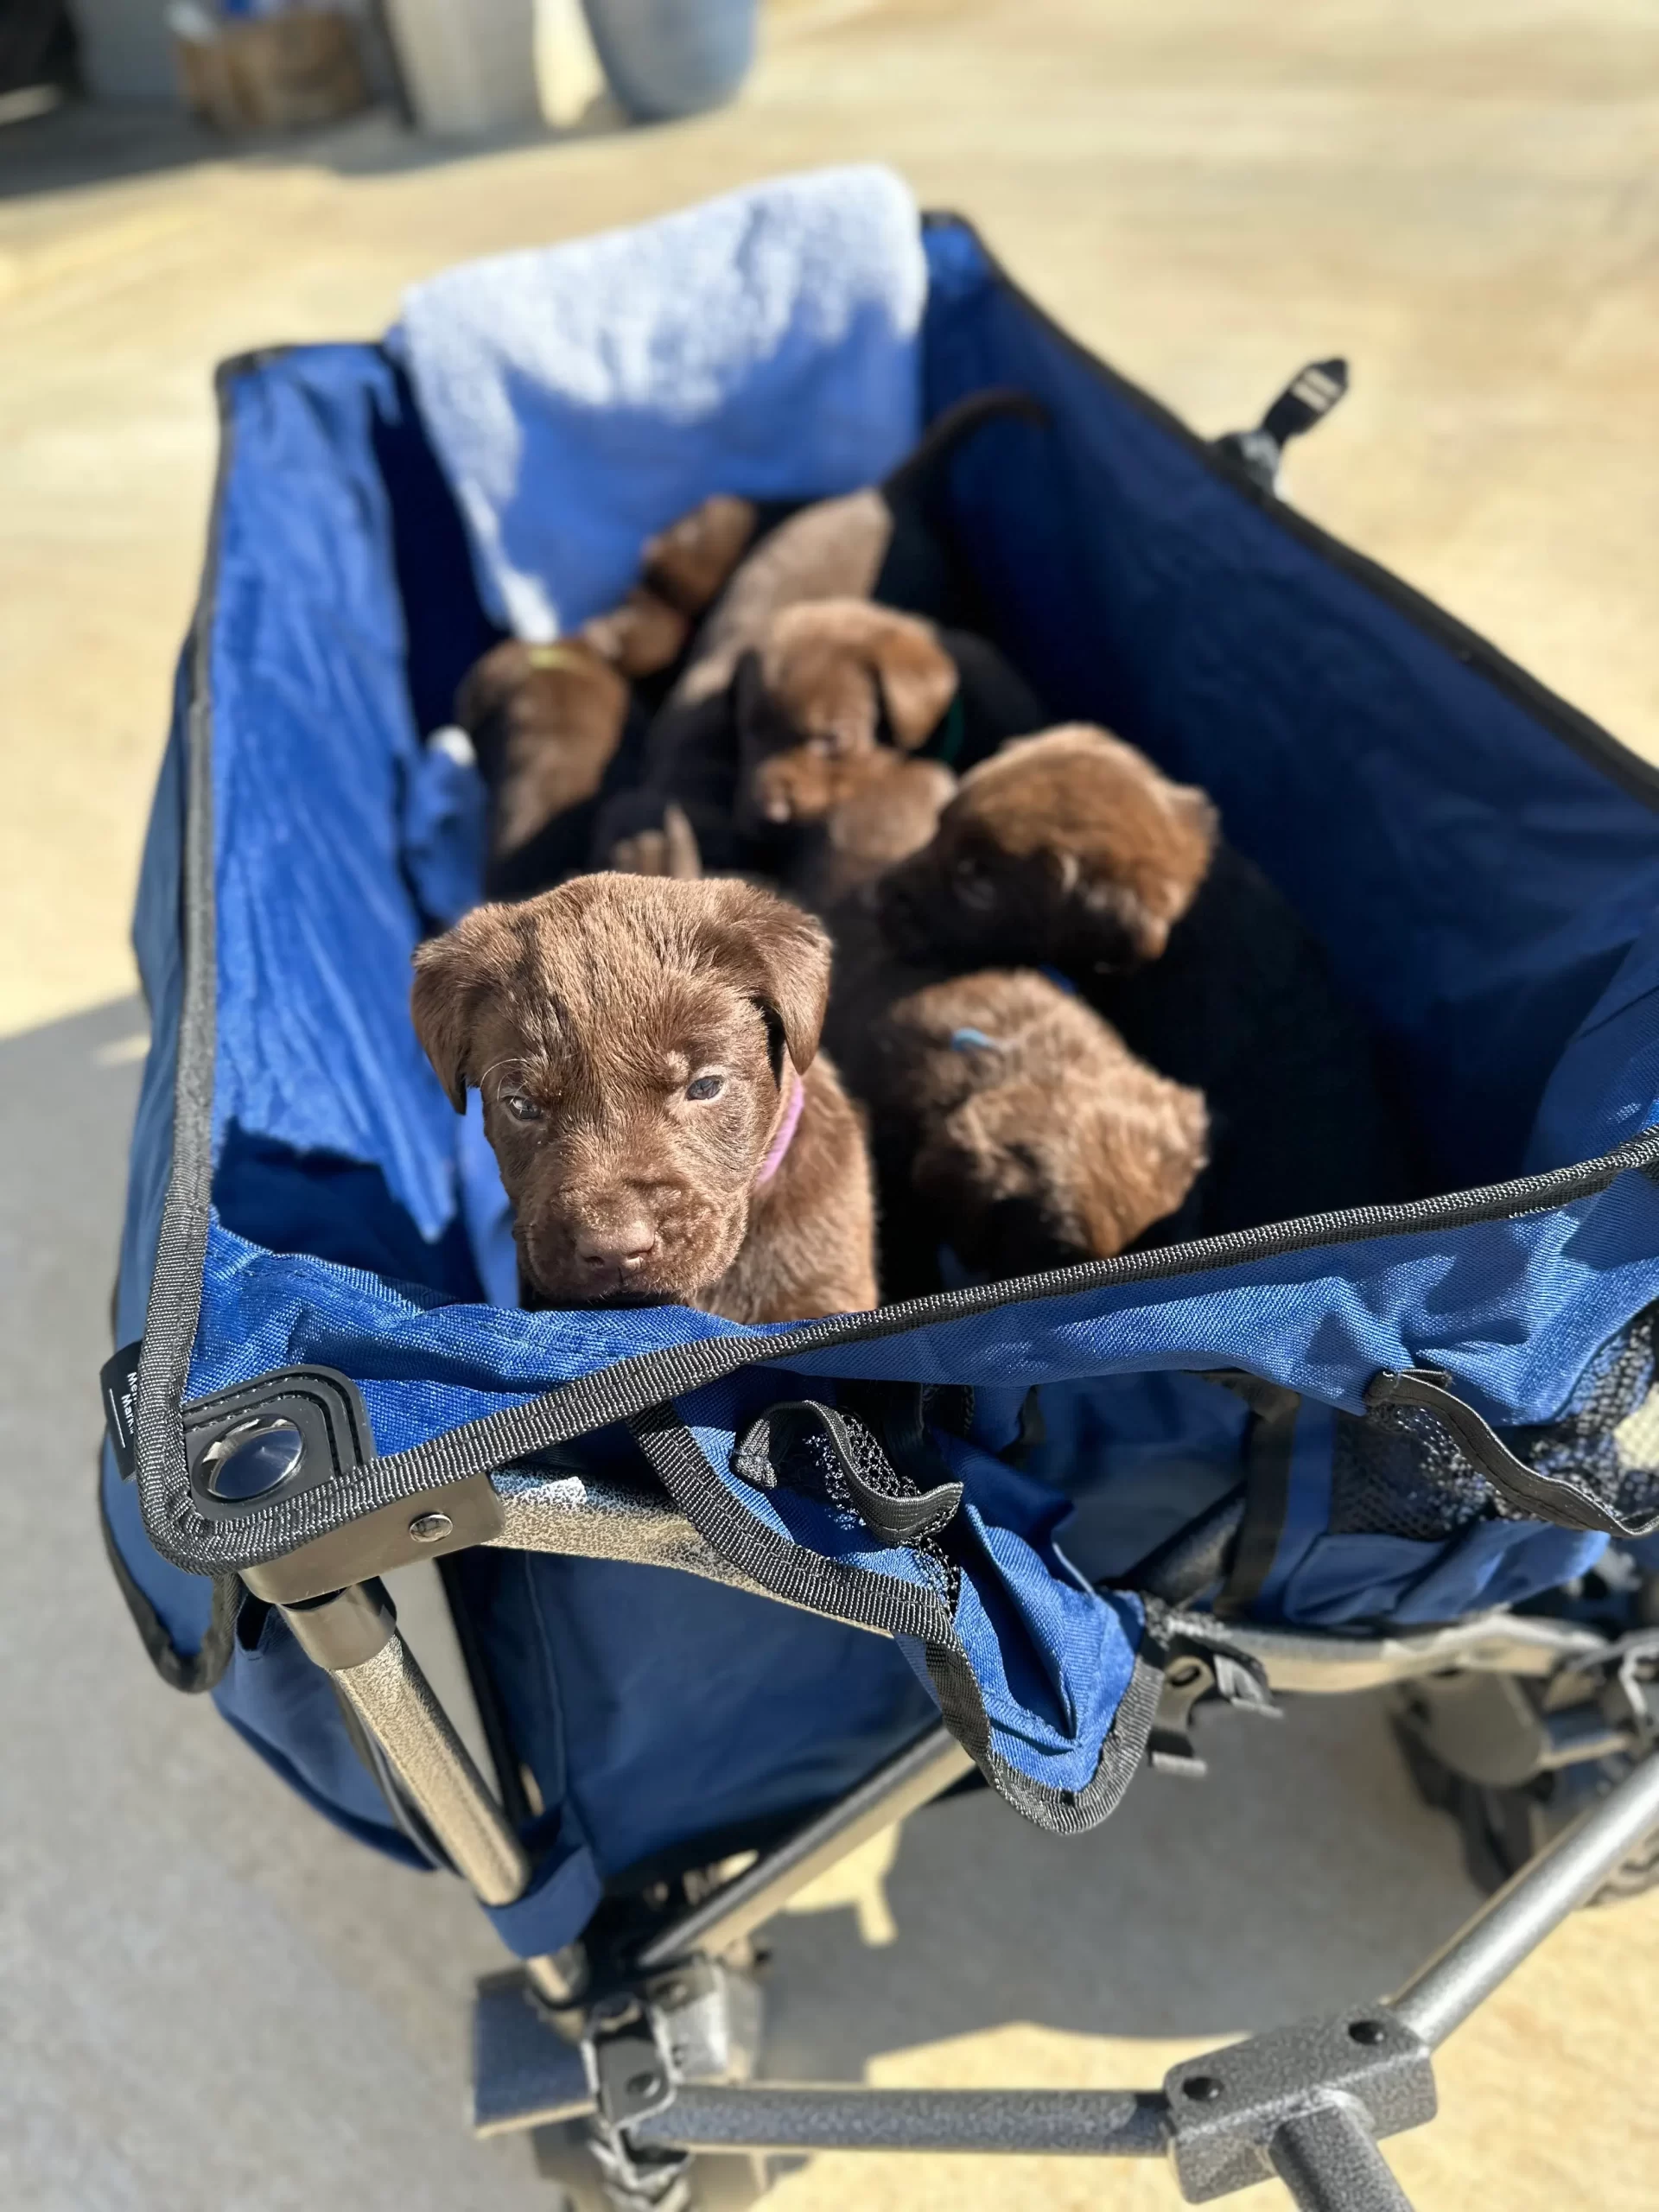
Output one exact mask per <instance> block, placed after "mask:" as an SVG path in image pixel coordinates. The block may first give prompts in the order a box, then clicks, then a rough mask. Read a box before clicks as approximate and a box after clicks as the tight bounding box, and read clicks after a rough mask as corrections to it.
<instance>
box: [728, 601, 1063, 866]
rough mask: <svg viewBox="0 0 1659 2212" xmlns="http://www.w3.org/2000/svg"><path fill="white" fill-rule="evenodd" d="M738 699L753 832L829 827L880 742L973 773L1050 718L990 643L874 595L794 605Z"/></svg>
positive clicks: (741, 812) (748, 663) (744, 794)
mask: <svg viewBox="0 0 1659 2212" xmlns="http://www.w3.org/2000/svg"><path fill="white" fill-rule="evenodd" d="M732 696H733V710H734V717H735V721H736V727H737V740H738V790H737V802H736V804H737V817H738V821H739V823H740V825H742V826H747V828H749V829H751V830H753V829H757V828H758V827H759V825H760V824H762V823H791V822H796V823H799V822H817V821H821V820H822V819H823V817H824V816H825V815H826V814H827V813H828V812H829V810H830V809H831V808H832V807H834V806H836V804H839V802H840V801H841V800H842V798H846V797H848V796H849V794H850V793H851V792H852V791H854V790H855V789H857V788H860V787H861V784H862V782H863V780H864V778H863V763H864V762H865V761H866V760H868V757H869V756H870V755H871V754H872V753H874V752H875V751H876V750H877V748H878V747H884V746H887V747H897V748H898V750H899V752H901V753H915V752H918V751H920V750H921V749H922V748H923V747H926V748H927V749H928V750H929V751H930V752H932V753H934V754H935V755H936V757H938V758H941V759H944V760H947V763H948V765H949V766H951V767H953V768H954V767H957V766H971V765H972V764H973V763H974V762H976V761H977V760H983V759H984V758H985V756H986V755H987V754H988V753H992V752H994V751H995V749H996V747H998V746H999V745H1001V743H1002V742H1003V741H1004V740H1005V739H1006V738H1008V737H1012V736H1014V735H1016V734H1020V733H1021V732H1023V731H1027V730H1033V729H1036V728H1039V727H1040V726H1041V724H1042V721H1043V710H1042V708H1041V706H1040V705H1039V702H1038V700H1037V697H1036V695H1035V694H1034V693H1033V691H1032V690H1031V689H1030V687H1029V686H1028V685H1027V683H1025V681H1024V679H1023V678H1022V677H1020V675H1019V673H1018V671H1016V670H1015V669H1014V668H1013V667H1012V666H1011V665H1010V664H1009V663H1008V662H1007V661H1006V660H1004V659H1003V658H1002V656H1001V654H1000V653H999V652H997V650H996V648H995V646H994V645H990V644H989V643H988V641H987V640H986V639H983V638H976V637H975V636H973V635H972V634H971V633H970V632H966V631H952V630H943V631H942V630H939V629H938V628H936V627H935V626H934V625H933V624H932V623H931V622H924V621H922V620H919V619H918V617H917V616H915V615H913V614H902V613H899V612H897V611H896V610H895V609H893V608H892V607H877V606H874V605H873V604H871V603H870V602H869V601H865V600H855V599H826V600H813V601H808V602H806V603H805V604H804V605H802V606H799V607H786V608H785V610H784V612H783V613H781V614H779V616H778V618H777V620H775V621H774V622H773V623H772V627H771V630H770V631H769V632H768V633H767V636H766V643H765V645H763V646H762V647H761V649H760V652H749V653H745V655H744V656H743V658H742V659H741V661H740V662H739V663H738V666H737V673H736V676H735V677H734V680H733V686H732Z"/></svg>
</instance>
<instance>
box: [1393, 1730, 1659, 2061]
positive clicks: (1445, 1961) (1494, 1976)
mask: <svg viewBox="0 0 1659 2212" xmlns="http://www.w3.org/2000/svg"><path fill="white" fill-rule="evenodd" d="M1655 1827H1659V1755H1655V1756H1653V1757H1650V1758H1646V1759H1643V1762H1642V1764H1640V1765H1639V1766H1637V1767H1635V1768H1633V1769H1632V1770H1631V1771H1630V1773H1629V1774H1628V1775H1627V1776H1626V1777H1625V1778H1624V1781H1623V1782H1621V1783H1619V1784H1618V1787H1617V1788H1616V1789H1611V1790H1610V1791H1609V1792H1608V1794H1607V1796H1605V1797H1604V1798H1603V1799H1602V1800H1601V1802H1600V1803H1599V1804H1598V1805H1594V1806H1592V1808H1591V1809H1590V1810H1589V1811H1588V1812H1587V1813H1586V1814H1585V1815H1584V1816H1583V1818H1582V1819H1581V1820H1580V1821H1575V1822H1574V1823H1573V1826H1572V1827H1569V1828H1563V1829H1562V1831H1561V1833H1560V1835H1559V1836H1557V1837H1556V1838H1555V1839H1554V1841H1553V1842H1552V1843H1550V1844H1549V1845H1548V1847H1547V1848H1546V1849H1544V1850H1543V1851H1541V1853H1539V1855H1538V1856H1537V1858H1536V1859H1533V1860H1531V1861H1530V1862H1529V1864H1528V1865H1527V1866H1523V1867H1522V1869H1521V1871H1520V1872H1519V1873H1518V1874H1516V1875H1515V1876H1514V1877H1513V1878H1511V1879H1510V1881H1508V1882H1506V1883H1505V1884H1504V1885H1503V1888H1502V1889H1501V1890H1499V1891H1497V1894H1496V1895H1495V1896H1493V1897H1489V1898H1488V1900H1487V1901H1486V1904H1484V1906H1483V1907H1482V1909H1481V1910H1480V1911H1478V1913H1477V1914H1476V1915H1475V1916H1474V1918H1473V1919H1472V1920H1471V1921H1470V1922H1469V1923H1467V1924H1466V1926H1465V1927H1464V1928H1462V1929H1459V1932H1458V1933H1457V1935H1455V1936H1453V1937H1452V1940H1451V1942H1449V1943H1448V1944H1446V1947H1445V1948H1444V1949H1443V1950H1441V1951H1440V1952H1439V1953H1438V1954H1437V1955H1436V1956H1435V1957H1434V1958H1433V1959H1432V1960H1431V1961H1429V1963H1428V1964H1427V1966H1426V1967H1423V1968H1422V1969H1421V1971H1420V1972H1419V1973H1417V1974H1414V1975H1413V1976H1412V1978H1411V1980H1409V1981H1408V1983H1407V1984H1406V1986H1405V1987H1404V1988H1403V1989H1402V1991H1401V1992H1400V1994H1399V1995H1398V1996H1397V1997H1396V1998H1395V1999H1394V2002H1393V2008H1392V2009H1393V2012H1394V2015H1395V2018H1396V2019H1398V2020H1401V2021H1402V2022H1403V2023H1404V2024H1405V2025H1406V2026H1407V2027H1408V2028H1410V2029H1411V2030H1412V2031H1413V2032H1414V2034H1416V2035H1418V2036H1420V2037H1421V2038H1422V2040H1423V2041H1424V2042H1425V2043H1426V2044H1428V2045H1429V2047H1430V2048H1431V2049H1433V2047H1434V2046H1435V2045H1436V2044H1441V2043H1444V2042H1445V2040H1446V2037H1447V2036H1449V2035H1450V2034H1451V2033H1452V2030H1453V2029H1454V2028H1457V2027H1460V2026H1461V2025H1462V2024H1463V2022H1464V2021H1465V2020H1466V2019H1467V2018H1468V2017H1469V2015H1470V2014H1471V2012H1473V2011H1474V2010H1475V2008H1476V2006H1477V2005H1480V2004H1481V2003H1483V2002H1484V1999H1487V1998H1488V1997H1490V1996H1491V1993H1492V1992H1493V1990H1495V1989H1496V1988H1497V1986H1498V1984H1499V1983H1500V1982H1501V1981H1503V1980H1505V1979H1506V1978H1507V1976H1509V1975H1510V1974H1512V1973H1513V1972H1514V1971H1515V1969H1516V1967H1518V1966H1519V1965H1520V1964H1521V1962H1522V1960H1523V1959H1525V1958H1526V1957H1528V1955H1529V1954H1530V1953H1531V1952H1533V1951H1535V1950H1536V1948H1538V1945H1539V1944H1540V1943H1541V1942H1542V1941H1543V1939H1544V1937H1545V1936H1548V1934H1549V1932H1550V1930H1551V1929H1554V1928H1555V1927H1557V1926H1559V1924H1560V1923H1561V1922H1562V1921H1563V1920H1565V1919H1566V1918H1567V1915H1568V1913H1570V1912H1572V1911H1573V1910H1574V1909H1575V1908H1576V1907H1577V1906H1579V1905H1581V1904H1583V1903H1584V1902H1585V1900H1586V1897H1591V1896H1592V1895H1593V1894H1594V1892H1595V1891H1597V1890H1598V1889H1599V1887H1600V1886H1601V1885H1602V1883H1603V1882H1605V1880H1606V1878H1607V1877H1608V1876H1609V1875H1610V1874H1611V1872H1613V1870H1614V1868H1615V1867H1616V1866H1618V1865H1619V1863H1620V1862H1621V1860H1623V1859H1626V1858H1628V1857H1629V1855H1630V1853H1631V1852H1632V1851H1633V1850H1634V1849H1635V1848H1636V1847H1637V1844H1639V1843H1640V1842H1641V1841H1642V1840H1643V1837H1644V1836H1646V1835H1647V1834H1649V1832H1650V1830H1652V1829H1653V1828H1655Z"/></svg>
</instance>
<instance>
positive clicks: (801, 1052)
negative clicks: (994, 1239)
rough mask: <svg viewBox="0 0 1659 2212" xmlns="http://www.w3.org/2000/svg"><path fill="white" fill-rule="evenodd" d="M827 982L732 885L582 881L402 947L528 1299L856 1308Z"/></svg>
mask: <svg viewBox="0 0 1659 2212" xmlns="http://www.w3.org/2000/svg"><path fill="white" fill-rule="evenodd" d="M828 995H829V940H828V938H826V936H825V934H824V932H823V929H822V928H821V927H820V926H819V925H818V924H817V922H815V921H813V920H812V919H811V918H810V916H808V915H805V914H804V913H801V912H799V911H798V909H796V908H794V907H792V906H787V905H786V904H785V902H784V901H783V900H782V899H778V898H775V897H773V896H772V894H771V893H768V892H765V891H761V890H759V889H757V888H756V887H753V886H752V885H750V884H747V883H741V882H735V881H730V880H726V881H711V882H701V883H685V882H675V881H671V880H667V879H664V878H660V877H645V876H627V875H597V876H578V877H575V878H574V879H573V880H570V881H569V882H568V883H563V884H561V885H560V886H559V887H557V888H556V890H553V891H549V892H546V893H543V895H542V896H541V897H540V898H537V899H528V900H525V901H524V903H522V904H521V905H518V906H480V907H477V908H475V909H474V912H472V913H470V914H468V915H467V917H466V918H465V919H464V920H463V921H462V922H461V923H460V924H459V925H458V926H457V927H456V928H454V929H453V930H451V931H448V933H447V935H445V936H443V937H441V938H434V939H433V940H432V941H431V942H429V944H424V945H423V946H421V947H420V949H419V950H418V951H417V952H416V969H415V982H414V989H413V996H412V1001H411V1004H412V1011H413V1014H414V1020H415V1027H416V1032H417V1033H418V1034H419V1036H420V1039H421V1043H422V1045H423V1046H424V1048H425V1051H426V1053H427V1057H428V1058H429V1059H430V1061H431V1063H432V1065H433V1067H434V1068H435V1070H436V1071H437V1074H438V1077H439V1080H440V1081H441V1082H442V1084H443V1086H444V1088H445V1090H447V1091H448V1095H449V1097H450V1099H451V1101H452V1102H453V1103H454V1107H455V1109H456V1111H457V1112H460V1111H462V1110H464V1109H465V1105H466V1099H467V1090H468V1088H469V1087H470V1088H474V1089H476V1090H479V1091H480V1093H481V1095H482V1097H483V1101H484V1125H485V1129H486V1134H487V1135H488V1136H489V1140H490V1142H491V1144H492V1145H493V1147H494V1149H495V1154H496V1158H497V1160H499V1164H500V1168H501V1178H502V1181H503V1183H504V1184H505V1187H506V1191H507V1195H508V1197H509V1198H510V1199H511V1201H512V1208H513V1216H514V1236H515V1237H516V1239H517V1242H518V1255H519V1271H520V1278H521V1281H522V1284H523V1287H524V1296H525V1300H526V1302H527V1303H533V1304H538V1305H543V1306H594V1305H617V1304H624V1305H636V1304H645V1303H653V1302H655V1303H660V1302H662V1301H664V1300H678V1301H681V1302H683V1303H686V1304H690V1305H696V1306H702V1308H703V1309H704V1310H705V1311H706V1312H709V1313H721V1314H724V1315H726V1316H727V1317H728V1319H732V1320H738V1321H782V1320H793V1319H806V1318H809V1317H811V1316H814V1315H818V1314H823V1313H842V1312H847V1311H851V1310H855V1309H858V1308H861V1307H865V1306H873V1305H874V1303H875V1296H876V1289H875V1275H874V1214H873V1209H872V1198H871V1191H870V1171H869V1162H868V1154H867V1152H866V1149H865V1144H864V1137H863V1132H862V1129H861V1125H860V1122H859V1119H858V1116H857V1115H856V1113H855V1110H854V1109H853V1107H852V1106H851V1104H850V1103H849V1101H848V1099H847V1096H846V1095H845V1093H844V1092H843V1091H842V1088H841V1085H840V1084H839V1082H838V1081H837V1079H836V1075H835V1072H834V1071H833V1069H832V1068H831V1067H830V1066H829V1063H828V1061H827V1060H826V1059H825V1058H823V1055H822V1054H820V1053H819V1052H818V1036H819V1031H820V1029H821V1027H822V1025H823V1012H824V1005H825V1001H826V1000H827V998H828Z"/></svg>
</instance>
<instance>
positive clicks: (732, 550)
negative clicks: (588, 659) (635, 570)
mask: <svg viewBox="0 0 1659 2212" xmlns="http://www.w3.org/2000/svg"><path fill="white" fill-rule="evenodd" d="M760 521H761V511H760V508H759V507H757V506H756V505H755V504H754V502H753V500H752V499H736V498H734V497H733V496H732V495H731V494H729V493H723V492H717V493H715V494H714V496H713V497H712V498H711V499H705V500H704V501H703V502H702V505H701V506H696V507H693V508H692V510H691V512H690V514H687V515H682V516H681V517H680V518H679V520H678V521H677V522H672V523H671V524H669V526H668V528H667V529H666V530H663V531H658V533H657V535H656V537H651V538H647V539H646V541H645V554H644V571H645V575H644V582H641V583H638V584H636V585H635V586H634V588H633V589H632V591H631V592H630V593H629V594H628V595H627V597H626V599H625V600H623V601H622V602H621V604H620V606H618V607H613V608H612V609H611V610H610V612H609V613H607V614H596V615H594V618H593V619H592V620H590V621H588V622H585V623H583V625H582V636H583V638H585V639H587V641H588V644H589V645H592V646H593V647H594V651H595V652H599V653H601V654H602V655H603V656H604V658H606V659H607V661H609V662H610V664H611V665H612V666H613V668H617V669H620V671H621V672H622V674H623V675H624V676H626V677H631V678H632V679H633V680H635V681H639V680H640V679H642V678H644V677H652V676H659V675H660V674H661V673H662V671H664V669H665V668H671V667H672V666H673V664H674V663H675V662H676V661H677V660H678V658H680V655H681V654H682V653H683V652H684V651H685V648H686V645H687V643H688V641H689V639H690V636H691V630H692V625H693V623H694V622H695V620H696V618H697V616H698V615H700V614H701V613H702V612H703V610H704V609H705V608H706V607H709V605H710V604H711V603H712V602H713V601H714V600H715V599H716V598H717V597H718V596H719V594H720V593H721V590H722V589H723V588H724V586H725V584H726V581H727V579H728V577H729V576H730V575H731V573H732V571H733V569H735V568H736V566H737V564H738V563H739V561H740V560H741V558H742V557H743V554H744V552H745V550H747V546H748V544H749V542H750V540H751V539H752V538H753V536H754V534H755V532H756V531H757V530H758V529H759V528H760Z"/></svg>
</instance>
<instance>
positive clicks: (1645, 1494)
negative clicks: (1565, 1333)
mask: <svg viewBox="0 0 1659 2212" xmlns="http://www.w3.org/2000/svg"><path fill="white" fill-rule="evenodd" d="M1656 1322H1659V1306H1649V1308H1648V1310H1647V1312H1646V1313H1639V1314H1638V1315H1637V1318H1636V1319H1635V1320H1634V1321H1632V1322H1631V1324H1630V1327H1629V1328H1628V1329H1626V1330H1625V1331H1624V1333H1623V1334H1622V1335H1620V1336H1617V1337H1614V1338H1612V1339H1611V1342H1609V1343H1608V1344H1604V1345H1603V1346H1602V1349H1601V1350H1600V1351H1599V1352H1598V1353H1597V1355H1596V1357H1594V1359H1592V1361H1591V1363H1590V1364H1589V1366H1588V1368H1586V1370H1585V1373H1584V1376H1583V1377H1582V1378H1581V1380H1580V1383H1579V1387H1578V1389H1576V1390H1575V1391H1574V1392H1573V1397H1572V1399H1571V1401H1570V1402H1569V1403H1568V1406H1567V1411H1566V1412H1565V1413H1563V1414H1558V1415H1557V1417H1556V1419H1555V1420H1554V1421H1541V1422H1540V1423H1539V1424H1538V1425H1537V1426H1536V1427H1532V1428H1512V1429H1510V1430H1508V1431H1506V1433H1505V1437H1504V1440H1505V1442H1506V1443H1507V1444H1508V1445H1509V1446H1510V1449H1511V1450H1512V1451H1514V1452H1518V1453H1519V1454H1520V1456H1521V1458H1522V1459H1525V1460H1527V1461H1529V1464H1530V1465H1533V1466H1535V1467H1536V1468H1537V1469H1538V1471H1539V1472H1540V1473H1541V1474H1546V1475H1557V1476H1559V1477H1560V1478H1561V1480H1562V1481H1563V1482H1571V1483H1576V1484H1578V1485H1579V1486H1580V1489H1582V1490H1586V1491H1590V1492H1591V1493H1592V1495H1593V1496H1594V1497H1598V1498H1599V1499H1600V1500H1601V1502H1602V1503H1603V1504H1604V1505H1606V1506H1609V1507H1610V1508H1611V1510H1612V1511H1613V1512H1615V1513H1616V1514H1618V1516H1619V1517H1620V1519H1621V1520H1624V1521H1639V1520H1641V1519H1643V1517H1644V1516H1646V1515H1649V1514H1650V1513H1652V1512H1653V1511H1654V1510H1655V1508H1656V1507H1659V1396H1656V1393H1655V1389H1654V1382H1655V1372H1654V1331H1655V1325H1656Z"/></svg>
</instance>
